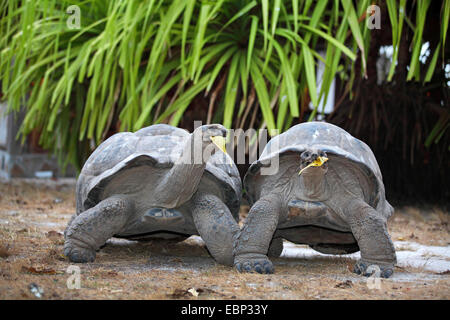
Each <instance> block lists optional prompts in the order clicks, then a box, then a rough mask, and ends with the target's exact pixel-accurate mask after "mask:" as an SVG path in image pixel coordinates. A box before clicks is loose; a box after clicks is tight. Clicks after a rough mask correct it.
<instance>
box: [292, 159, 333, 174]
mask: <svg viewBox="0 0 450 320" xmlns="http://www.w3.org/2000/svg"><path fill="white" fill-rule="evenodd" d="M327 161H328V158H327V157H318V158H317V159H316V160H314V161H313V162H311V163H310V164H308V165H307V166H306V167H304V168H303V169H302V170H300V172H299V173H298V175H301V174H302V172H303V171H304V170H305V169H306V168H309V167H320V166H322V165H323V164H324V163H325V162H327Z"/></svg>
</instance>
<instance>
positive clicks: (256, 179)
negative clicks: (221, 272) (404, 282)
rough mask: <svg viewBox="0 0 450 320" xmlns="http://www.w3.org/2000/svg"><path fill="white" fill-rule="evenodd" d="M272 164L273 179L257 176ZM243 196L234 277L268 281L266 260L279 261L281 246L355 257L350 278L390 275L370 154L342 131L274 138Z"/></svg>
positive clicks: (312, 127) (315, 127) (322, 127)
mask: <svg viewBox="0 0 450 320" xmlns="http://www.w3.org/2000/svg"><path fill="white" fill-rule="evenodd" d="M277 160H278V161H279V167H278V170H277V171H276V173H275V174H272V175H264V174H262V173H261V171H262V170H261V169H262V168H264V167H268V166H271V165H272V166H273V161H277ZM244 189H245V190H246V197H247V198H248V200H249V202H250V205H251V209H250V212H249V214H248V218H247V221H246V223H245V224H244V227H243V229H242V231H241V232H240V233H239V234H237V235H236V239H235V248H234V254H235V261H234V263H235V267H236V268H237V269H238V270H239V271H243V272H254V271H256V272H259V273H272V272H273V265H272V263H271V261H270V260H269V259H268V257H267V255H268V253H269V256H270V255H275V256H277V255H278V256H279V255H280V254H281V251H282V249H283V243H282V239H286V240H288V241H291V242H294V243H299V244H307V245H309V246H311V247H312V248H313V249H314V250H317V251H319V252H321V253H326V254H345V253H352V252H356V251H361V259H360V260H359V261H358V262H357V263H356V264H355V267H354V272H356V273H358V274H363V275H366V276H369V275H371V274H372V272H374V271H375V272H376V271H378V272H379V274H380V275H381V276H382V277H389V276H390V275H392V273H393V267H394V264H395V263H396V255H395V250H394V246H393V244H392V241H391V239H390V236H389V234H388V231H387V227H386V221H387V219H388V218H389V216H391V214H392V212H393V208H392V206H391V205H390V204H389V203H388V202H387V200H386V198H385V190H384V185H383V179H382V176H381V172H380V168H379V167H378V164H377V161H376V159H375V156H374V154H373V153H372V151H371V150H370V148H369V147H368V146H367V145H366V144H365V143H363V142H362V141H360V140H358V139H356V138H354V137H353V136H351V135H350V134H349V133H347V132H346V131H345V130H343V129H341V128H339V127H337V126H335V125H332V124H328V123H324V122H308V123H301V124H298V125H296V126H293V127H292V128H290V129H289V130H288V131H286V132H284V133H282V134H280V135H278V136H276V137H274V138H273V139H272V140H271V141H269V143H268V144H267V145H266V147H265V149H264V150H263V153H262V154H261V156H260V158H259V159H258V160H257V161H256V162H254V163H253V164H252V165H251V166H250V168H249V169H248V171H247V173H246V175H245V177H244ZM377 267H378V268H379V269H378V270H377Z"/></svg>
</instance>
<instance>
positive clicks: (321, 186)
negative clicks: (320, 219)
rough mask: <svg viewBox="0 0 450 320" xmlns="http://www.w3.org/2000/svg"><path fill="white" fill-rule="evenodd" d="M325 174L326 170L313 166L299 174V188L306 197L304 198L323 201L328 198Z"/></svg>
mask: <svg viewBox="0 0 450 320" xmlns="http://www.w3.org/2000/svg"><path fill="white" fill-rule="evenodd" d="M325 176H326V171H324V170H321V169H315V168H311V170H308V169H307V170H305V171H304V172H303V173H302V174H301V175H300V178H299V184H300V190H301V193H302V195H303V196H304V197H306V199H304V200H310V201H324V200H327V199H328V198H329V188H328V183H327V179H326V178H325Z"/></svg>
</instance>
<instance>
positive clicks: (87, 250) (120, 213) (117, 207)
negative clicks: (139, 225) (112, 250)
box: [64, 196, 133, 262]
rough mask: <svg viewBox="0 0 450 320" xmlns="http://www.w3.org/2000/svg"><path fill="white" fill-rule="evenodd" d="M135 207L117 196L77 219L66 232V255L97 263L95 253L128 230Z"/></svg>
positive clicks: (76, 259) (81, 260)
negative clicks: (124, 228)
mask: <svg viewBox="0 0 450 320" xmlns="http://www.w3.org/2000/svg"><path fill="white" fill-rule="evenodd" d="M132 207H133V205H132V203H131V202H130V201H129V200H127V199H125V198H124V197H123V196H113V197H110V198H107V199H105V200H103V201H101V202H99V203H98V204H97V205H96V206H95V207H93V208H90V209H88V210H86V211H84V212H82V213H80V214H79V215H78V216H76V217H74V218H73V219H72V220H71V221H70V222H69V224H68V225H67V228H66V230H65V232H64V236H65V243H64V255H66V256H67V257H68V258H69V259H70V261H72V262H92V261H94V259H95V251H96V250H98V249H99V248H100V247H101V246H102V245H103V244H105V242H106V240H108V239H109V238H111V237H112V236H113V235H114V234H117V233H118V232H119V231H120V230H121V229H122V228H123V227H124V225H125V223H126V221H127V219H128V217H129V216H130V215H131V214H132Z"/></svg>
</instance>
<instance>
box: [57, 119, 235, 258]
mask: <svg viewBox="0 0 450 320" xmlns="http://www.w3.org/2000/svg"><path fill="white" fill-rule="evenodd" d="M226 133H227V131H226V129H225V128H224V127H223V126H221V125H204V126H200V127H198V128H197V129H196V130H194V132H193V133H192V134H189V133H188V132H187V131H185V130H183V129H179V128H176V127H173V126H169V125H165V124H158V125H152V126H149V127H146V128H143V129H141V130H139V131H137V132H135V133H131V132H123V133H117V134H115V135H113V136H111V137H110V138H108V139H107V140H106V141H104V142H103V143H102V144H101V145H100V146H99V147H98V148H97V149H96V150H95V151H94V152H93V153H92V155H91V156H90V157H89V159H88V160H87V162H86V163H85V165H84V166H83V168H82V170H81V173H80V175H79V178H78V181H77V185H76V214H75V215H74V216H73V217H72V219H71V221H70V222H69V224H68V226H67V229H66V231H65V245H64V254H65V255H66V256H67V257H68V258H69V259H70V260H71V261H73V262H90V261H93V260H94V259H95V253H96V250H98V249H99V248H100V247H101V246H102V245H104V244H105V242H106V241H107V240H108V239H109V238H111V237H113V236H114V237H122V238H127V239H133V240H145V239H153V238H165V239H168V238H178V239H179V238H180V237H181V239H184V238H186V237H188V236H190V235H200V236H201V237H202V238H203V240H204V241H205V243H206V246H207V248H208V250H209V252H210V253H211V255H212V256H213V257H214V258H215V259H216V261H218V262H219V263H223V264H228V265H232V264H233V256H232V246H233V245H232V243H233V235H234V234H235V233H236V232H237V231H238V230H239V226H238V224H237V222H236V220H237V219H238V213H239V206H240V200H241V180H240V177H239V173H238V171H237V168H236V166H235V165H234V164H233V163H232V161H231V158H229V156H228V155H226V153H224V152H220V151H218V152H216V151H217V150H218V149H219V148H217V147H216V146H219V147H220V145H219V143H216V146H215V145H214V143H213V141H215V139H217V138H219V137H220V138H221V139H223V137H224V136H225V135H226ZM222 142H223V141H222ZM230 163H231V165H230Z"/></svg>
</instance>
